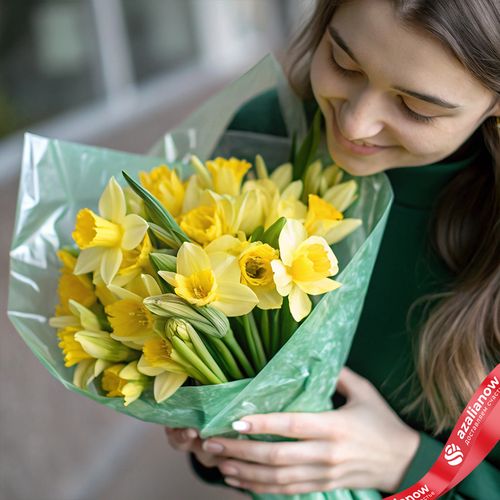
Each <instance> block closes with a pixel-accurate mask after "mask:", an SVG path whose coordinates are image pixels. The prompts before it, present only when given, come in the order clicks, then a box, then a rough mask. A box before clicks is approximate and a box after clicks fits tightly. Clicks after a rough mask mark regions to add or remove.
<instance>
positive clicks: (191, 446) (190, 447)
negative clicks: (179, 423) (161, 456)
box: [165, 427, 223, 467]
mask: <svg viewBox="0 0 500 500" xmlns="http://www.w3.org/2000/svg"><path fill="white" fill-rule="evenodd" d="M165 433H166V434H167V439H168V442H169V444H170V446H172V448H174V449H176V450H178V451H183V452H188V453H194V454H195V455H196V458H197V459H198V462H200V463H201V464H202V465H204V466H205V467H216V466H218V465H219V464H220V463H221V462H222V460H223V457H220V456H218V455H214V454H213V453H209V452H207V451H205V450H203V448H202V444H203V442H204V440H202V439H200V438H199V437H198V431H197V430H196V429H192V428H185V429H184V428H179V429H172V428H170V427H165Z"/></svg>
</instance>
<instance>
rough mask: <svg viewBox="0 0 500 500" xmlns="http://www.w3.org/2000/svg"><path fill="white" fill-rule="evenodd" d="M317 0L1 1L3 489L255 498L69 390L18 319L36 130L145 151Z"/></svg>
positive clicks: (111, 498) (158, 435) (4, 493)
mask: <svg viewBox="0 0 500 500" xmlns="http://www.w3.org/2000/svg"><path fill="white" fill-rule="evenodd" d="M312 4H313V0H140V1H139V0H0V214H1V221H2V231H1V232H0V259H1V261H0V262H1V267H0V276H1V278H0V280H1V281H0V282H1V284H2V286H1V289H0V300H1V305H2V307H1V317H0V322H1V330H0V499H1V500H115V499H120V500H129V499H130V500H132V499H134V500H135V499H137V498H141V499H143V500H163V499H168V500H192V499H195V498H204V499H208V500H210V499H227V500H230V499H233V500H236V499H242V498H247V497H246V496H243V495H241V494H238V493H236V492H235V491H234V490H231V489H229V488H223V487H217V488H216V487H211V486H208V485H206V484H204V483H202V482H201V481H200V480H199V479H198V478H197V477H195V476H194V475H193V473H192V472H191V469H190V466H189V464H188V460H187V457H186V456H185V455H184V454H181V453H178V452H176V451H174V450H172V449H171V448H170V447H169V446H168V445H167V442H166V438H165V435H164V432H163V428H162V427H161V426H157V425H153V424H145V423H142V422H139V421H135V420H134V419H132V418H130V417H127V416H124V415H121V414H118V413H114V412H113V411H112V410H110V409H108V408H105V407H102V406H99V405H98V404H96V403H94V402H93V401H91V400H87V399H86V398H84V397H81V396H78V395H76V394H73V393H71V392H70V391H68V390H66V389H65V388H64V387H63V386H62V385H61V384H59V382H57V381H56V380H55V379H53V378H52V376H51V375H50V374H49V372H48V371H47V370H46V369H45V368H43V366H42V365H41V364H40V363H39V362H38V360H37V359H36V358H35V356H34V355H33V354H32V353H31V351H30V350H29V349H28V347H27V346H26V345H25V344H24V343H23V341H22V339H21V338H20V337H19V335H18V334H17V333H16V332H15V330H14V329H13V327H12V326H11V324H10V322H9V321H8V319H7V315H6V308H7V287H8V269H9V260H8V259H9V256H8V254H9V247H10V240H11V236H12V230H13V224H14V214H15V203H16V197H17V187H18V177H19V169H20V164H21V152H22V140H23V134H24V132H26V131H29V132H32V133H36V134H39V135H42V136H47V137H57V138H60V139H65V140H69V141H74V142H80V143H87V144H94V145H98V146H105V147H110V148H113V149H120V150H125V151H131V152H137V153H144V152H146V151H147V150H148V148H149V147H150V146H151V145H152V144H153V143H154V142H156V140H157V139H158V138H159V137H160V136H162V135H163V134H164V133H165V132H166V131H167V130H169V129H171V128H172V127H174V126H175V125H176V124H178V123H180V122H181V121H182V120H183V119H184V118H186V117H187V116H188V115H189V114H190V113H191V112H192V111H193V110H194V109H196V108H197V107H198V106H199V105H200V104H202V103H203V102H204V100H206V99H207V98H208V97H210V96H211V95H213V94H214V93H216V92H217V91H218V90H220V89H221V88H223V87H224V86H225V85H226V84H227V83H228V82H230V81H231V80H233V79H235V78H237V77H238V76H240V75H241V74H242V73H244V72H245V71H246V70H248V69H249V68H250V67H252V66H253V65H254V64H255V63H256V62H258V61H259V60H260V59H261V58H262V57H263V56H264V55H265V54H267V53H268V52H273V53H274V54H275V56H276V57H277V59H278V60H280V59H281V58H282V55H283V51H284V50H285V48H286V46H287V42H288V41H289V37H290V34H291V33H293V32H294V30H295V29H296V27H297V26H298V24H299V23H300V21H301V19H303V17H304V15H305V14H306V13H307V12H308V11H309V9H310V8H311V7H312Z"/></svg>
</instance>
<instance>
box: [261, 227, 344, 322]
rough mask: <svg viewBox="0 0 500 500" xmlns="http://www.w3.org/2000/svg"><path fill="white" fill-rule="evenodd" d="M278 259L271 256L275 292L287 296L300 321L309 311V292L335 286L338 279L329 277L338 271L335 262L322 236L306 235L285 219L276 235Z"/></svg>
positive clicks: (302, 228) (311, 293) (297, 319)
mask: <svg viewBox="0 0 500 500" xmlns="http://www.w3.org/2000/svg"><path fill="white" fill-rule="evenodd" d="M279 247H280V260H273V261H272V262H271V266H272V269H273V272H274V282H275V283H276V288H277V290H278V293H279V294H280V295H282V296H283V297H286V296H288V300H289V304H290V312H291V313H292V316H293V318H294V319H295V321H300V320H302V319H303V318H305V317H306V316H307V315H308V314H309V313H310V312H311V307H312V304H311V300H310V299H309V297H308V295H319V294H322V293H326V292H329V291H332V290H335V289H336V288H338V287H339V286H341V284H340V283H338V282H336V281H334V280H332V279H329V276H333V275H335V274H337V273H338V262H337V258H336V257H335V254H334V253H333V252H332V249H331V248H330V247H329V246H328V244H327V242H326V241H325V240H324V238H321V237H319V236H310V237H309V238H308V237H307V231H306V229H305V228H304V226H303V225H302V224H301V223H300V222H298V221H296V220H288V221H287V222H286V224H285V226H284V227H283V229H282V231H281V234H280V237H279Z"/></svg>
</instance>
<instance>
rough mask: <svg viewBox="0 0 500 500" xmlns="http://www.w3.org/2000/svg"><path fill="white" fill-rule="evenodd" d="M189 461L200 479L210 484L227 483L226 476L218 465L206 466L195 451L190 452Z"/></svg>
mask: <svg viewBox="0 0 500 500" xmlns="http://www.w3.org/2000/svg"><path fill="white" fill-rule="evenodd" d="M189 461H190V462H191V467H192V468H193V470H194V472H195V473H196V474H197V475H198V477H199V478H200V479H202V480H203V481H205V482H206V483H210V484H220V485H225V484H226V483H225V482H224V476H223V475H222V472H221V471H220V470H219V468H218V467H205V466H204V465H202V464H201V463H200V462H199V461H198V459H197V458H196V455H195V454H194V453H189Z"/></svg>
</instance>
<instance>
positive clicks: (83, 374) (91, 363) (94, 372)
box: [73, 358, 112, 389]
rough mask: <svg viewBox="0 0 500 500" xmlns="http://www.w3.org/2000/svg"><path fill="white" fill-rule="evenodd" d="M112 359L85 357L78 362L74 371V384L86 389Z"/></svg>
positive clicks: (109, 364)
mask: <svg viewBox="0 0 500 500" xmlns="http://www.w3.org/2000/svg"><path fill="white" fill-rule="evenodd" d="M111 365H112V363H111V362H110V361H104V360H103V359H94V358H89V359H84V360H82V361H80V362H79V363H78V365H77V366H76V368H75V371H74V373H73V384H74V385H76V386H77V387H79V388H80V389H85V388H86V387H87V386H88V385H89V384H90V383H91V382H92V381H93V380H94V379H95V378H97V377H98V376H99V375H100V374H101V373H102V372H103V371H104V370H105V369H106V368H107V367H108V366H111Z"/></svg>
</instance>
